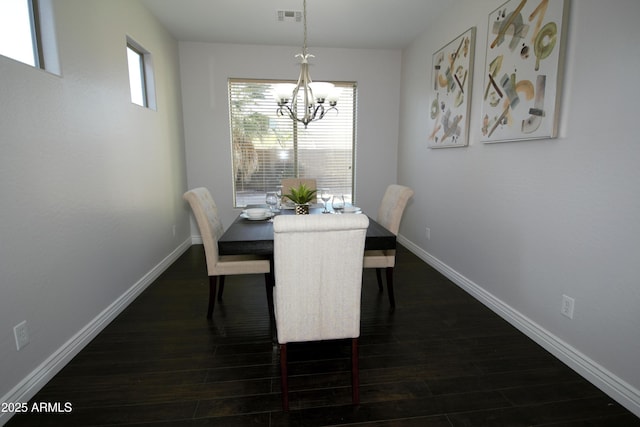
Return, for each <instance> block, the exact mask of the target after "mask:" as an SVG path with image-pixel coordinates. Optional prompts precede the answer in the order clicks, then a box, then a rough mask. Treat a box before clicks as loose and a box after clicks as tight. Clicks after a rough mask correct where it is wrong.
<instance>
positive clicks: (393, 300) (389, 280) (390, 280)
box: [387, 267, 396, 308]
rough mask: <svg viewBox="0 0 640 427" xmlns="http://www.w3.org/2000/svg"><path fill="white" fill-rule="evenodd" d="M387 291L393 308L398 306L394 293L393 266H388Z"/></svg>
mask: <svg viewBox="0 0 640 427" xmlns="http://www.w3.org/2000/svg"><path fill="white" fill-rule="evenodd" d="M387 292H388V293H389V303H390V304H391V308H396V297H395V295H394V294H393V267H387Z"/></svg>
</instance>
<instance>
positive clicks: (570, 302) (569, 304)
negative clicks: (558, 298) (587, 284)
mask: <svg viewBox="0 0 640 427" xmlns="http://www.w3.org/2000/svg"><path fill="white" fill-rule="evenodd" d="M575 303H576V300H574V299H573V298H571V297H570V296H567V295H562V307H560V313H562V314H563V315H565V316H567V317H568V318H569V319H573V309H574V307H575Z"/></svg>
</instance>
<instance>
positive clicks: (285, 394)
mask: <svg viewBox="0 0 640 427" xmlns="http://www.w3.org/2000/svg"><path fill="white" fill-rule="evenodd" d="M287 375H288V374H287V344H280V388H281V389H282V410H283V411H285V412H287V411H289V384H288V382H287Z"/></svg>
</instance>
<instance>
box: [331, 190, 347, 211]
mask: <svg viewBox="0 0 640 427" xmlns="http://www.w3.org/2000/svg"><path fill="white" fill-rule="evenodd" d="M331 207H333V211H334V212H335V213H342V210H343V209H344V197H343V196H342V194H341V195H339V196H333V200H332V201H331Z"/></svg>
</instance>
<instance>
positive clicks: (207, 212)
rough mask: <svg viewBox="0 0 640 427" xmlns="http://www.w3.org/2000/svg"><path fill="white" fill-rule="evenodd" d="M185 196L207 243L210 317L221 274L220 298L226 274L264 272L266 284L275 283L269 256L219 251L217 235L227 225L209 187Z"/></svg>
mask: <svg viewBox="0 0 640 427" xmlns="http://www.w3.org/2000/svg"><path fill="white" fill-rule="evenodd" d="M183 198H184V199H185V200H186V201H188V202H189V204H190V205H191V209H192V210H193V215H194V216H195V218H196V222H197V223H198V228H199V229H200V235H201V236H202V243H203V244H204V253H205V257H206V260H207V273H208V275H209V306H208V308H207V319H211V317H212V316H213V308H214V305H215V296H216V282H217V278H218V277H219V278H220V289H219V292H218V299H219V300H220V299H221V298H222V291H223V289H224V277H225V276H228V275H236V274H259V273H264V275H265V281H266V283H265V285H266V286H267V287H268V286H271V285H272V284H271V280H270V277H269V274H270V272H271V267H270V262H269V259H267V258H263V257H258V256H254V255H223V256H220V255H219V254H218V239H219V238H220V236H221V235H222V233H223V232H224V228H223V227H222V222H221V221H220V217H219V216H218V207H217V206H216V203H215V201H214V200H213V197H211V193H209V190H207V189H206V188H203V187H200V188H194V189H192V190H189V191H187V192H186V193H184V195H183Z"/></svg>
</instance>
